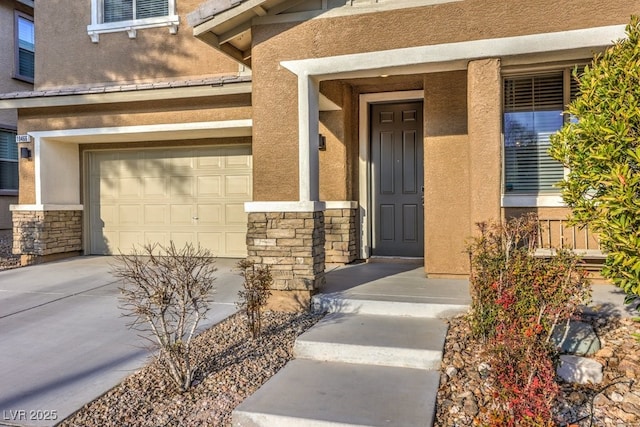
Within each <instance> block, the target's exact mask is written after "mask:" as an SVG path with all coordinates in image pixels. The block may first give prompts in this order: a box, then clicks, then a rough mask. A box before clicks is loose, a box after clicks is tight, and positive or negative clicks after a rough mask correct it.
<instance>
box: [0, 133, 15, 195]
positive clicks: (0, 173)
mask: <svg viewBox="0 0 640 427" xmlns="http://www.w3.org/2000/svg"><path fill="white" fill-rule="evenodd" d="M17 189H18V144H16V133H15V132H14V131H10V130H4V129H0V192H2V191H7V190H8V191H16V190H17Z"/></svg>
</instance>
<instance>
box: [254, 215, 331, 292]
mask: <svg viewBox="0 0 640 427" xmlns="http://www.w3.org/2000/svg"><path fill="white" fill-rule="evenodd" d="M324 244H325V229H324V214H323V212H265V213H263V212H252V213H249V224H248V230H247V252H248V258H247V259H248V260H250V261H254V262H255V263H256V264H258V265H267V266H269V267H270V268H271V273H272V276H273V279H274V284H273V289H274V290H280V291H309V292H311V293H314V292H315V291H317V290H318V289H319V288H320V287H321V286H322V285H323V284H324V282H325V277H324V268H325V254H324Z"/></svg>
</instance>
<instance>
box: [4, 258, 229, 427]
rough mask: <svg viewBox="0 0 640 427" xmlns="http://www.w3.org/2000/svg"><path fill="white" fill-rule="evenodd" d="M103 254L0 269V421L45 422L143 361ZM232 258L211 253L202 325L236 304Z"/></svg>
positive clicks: (63, 415) (58, 417)
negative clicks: (211, 288)
mask: <svg viewBox="0 0 640 427" xmlns="http://www.w3.org/2000/svg"><path fill="white" fill-rule="evenodd" d="M113 262H114V260H113V258H111V257H77V258H73V259H69V260H64V261H59V262H54V263H48V264H42V265H36V266H30V267H23V268H19V269H15V270H6V271H0V425H9V426H49V425H54V424H56V423H57V422H59V421H60V420H62V419H64V418H66V417H67V416H69V415H70V414H72V413H73V412H74V411H76V410H77V409H79V408H80V407H82V405H84V404H85V403H87V402H89V401H91V400H93V399H94V398H96V397H98V396H100V395H101V394H103V393H104V392H106V391H107V390H109V389H110V388H112V387H113V386H115V385H116V384H118V383H119V382H120V381H122V380H123V379H124V378H125V377H126V376H128V375H129V374H131V373H132V372H134V371H135V370H136V369H138V368H140V367H141V366H143V365H144V364H145V363H146V362H147V360H148V357H149V356H150V354H149V351H148V350H147V349H146V348H145V345H146V344H147V342H146V340H144V339H142V338H140V337H139V336H138V335H137V332H136V331H132V330H130V329H128V328H127V327H126V324H127V321H128V320H127V319H125V318H122V317H121V314H122V312H121V310H120V309H119V308H118V295H119V291H118V286H119V284H118V283H117V282H116V281H115V279H114V278H113V276H111V274H110V273H109V270H110V264H111V263H113ZM236 262H237V260H232V259H218V260H217V261H216V265H217V267H218V273H217V279H216V294H215V297H214V298H215V302H214V303H213V305H212V307H211V311H210V312H209V318H208V319H207V321H206V323H205V324H204V325H203V327H207V326H210V325H213V324H215V323H217V322H219V321H221V320H222V319H224V318H226V317H228V316H229V315H231V314H232V313H234V312H235V311H236V306H235V301H236V300H237V294H238V290H240V288H241V287H242V278H241V277H240V276H239V275H238V274H237V272H235V271H232V268H233V267H234V266H235V263H236Z"/></svg>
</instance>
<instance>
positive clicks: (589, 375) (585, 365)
mask: <svg viewBox="0 0 640 427" xmlns="http://www.w3.org/2000/svg"><path fill="white" fill-rule="evenodd" d="M602 370H603V366H602V364H601V363H600V362H597V361H595V360H593V359H588V358H586V357H580V356H573V355H569V354H563V355H562V356H560V366H558V370H557V373H558V376H560V378H562V379H563V380H564V381H565V382H568V383H577V384H600V383H601V382H602V377H603V375H602Z"/></svg>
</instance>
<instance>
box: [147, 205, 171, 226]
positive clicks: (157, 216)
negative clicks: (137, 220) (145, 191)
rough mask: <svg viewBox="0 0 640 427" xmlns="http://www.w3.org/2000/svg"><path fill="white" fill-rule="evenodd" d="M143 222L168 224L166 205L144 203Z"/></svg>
mask: <svg viewBox="0 0 640 427" xmlns="http://www.w3.org/2000/svg"><path fill="white" fill-rule="evenodd" d="M144 224H146V225H168V224H169V209H168V207H167V205H151V204H149V205H144Z"/></svg>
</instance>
